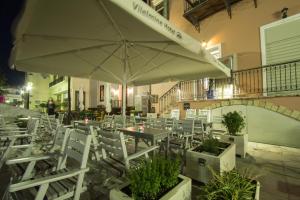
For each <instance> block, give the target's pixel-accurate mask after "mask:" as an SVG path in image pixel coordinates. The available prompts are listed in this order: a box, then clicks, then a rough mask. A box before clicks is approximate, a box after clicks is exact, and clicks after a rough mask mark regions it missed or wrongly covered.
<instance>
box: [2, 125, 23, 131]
mask: <svg viewBox="0 0 300 200" xmlns="http://www.w3.org/2000/svg"><path fill="white" fill-rule="evenodd" d="M4 130H27V129H26V128H19V127H17V126H4V127H0V131H4Z"/></svg>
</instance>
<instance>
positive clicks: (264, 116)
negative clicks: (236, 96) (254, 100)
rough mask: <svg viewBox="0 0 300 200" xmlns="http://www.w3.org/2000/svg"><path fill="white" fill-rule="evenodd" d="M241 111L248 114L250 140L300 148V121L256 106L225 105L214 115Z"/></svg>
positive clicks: (214, 111) (247, 129)
mask: <svg viewBox="0 0 300 200" xmlns="http://www.w3.org/2000/svg"><path fill="white" fill-rule="evenodd" d="M234 110H237V111H241V112H242V113H243V115H244V116H246V122H247V123H246V127H245V129H244V130H243V132H244V133H248V134H249V141H251V142H260V143H266V144H273V145H281V146H288V147H296V148H300V121H297V120H295V119H293V118H290V117H286V116H284V115H281V114H279V113H277V112H273V111H270V110H266V109H264V108H261V107H256V106H243V105H235V106H225V107H221V108H217V109H214V110H213V111H212V115H213V116H214V115H219V116H220V115H221V114H225V113H227V112H229V111H234Z"/></svg>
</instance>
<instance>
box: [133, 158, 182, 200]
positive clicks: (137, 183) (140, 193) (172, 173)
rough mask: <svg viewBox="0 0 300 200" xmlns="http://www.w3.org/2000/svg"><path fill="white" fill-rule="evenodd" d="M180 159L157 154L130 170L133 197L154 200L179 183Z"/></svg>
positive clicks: (141, 199) (140, 199)
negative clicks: (166, 157)
mask: <svg viewBox="0 0 300 200" xmlns="http://www.w3.org/2000/svg"><path fill="white" fill-rule="evenodd" d="M179 164H180V162H179V160H178V159H176V160H172V159H165V158H163V157H160V156H157V157H154V158H153V159H152V161H145V162H144V163H142V164H141V165H140V166H139V167H138V168H136V169H133V170H131V171H130V172H129V179H130V183H131V185H130V189H131V192H132V197H133V198H134V199H139V200H146V199H147V200H154V199H157V198H158V196H159V195H162V194H163V193H164V192H166V191H168V190H169V189H171V188H172V187H174V186H175V185H176V184H177V183H178V175H179Z"/></svg>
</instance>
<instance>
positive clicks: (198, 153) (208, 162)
mask: <svg viewBox="0 0 300 200" xmlns="http://www.w3.org/2000/svg"><path fill="white" fill-rule="evenodd" d="M234 167H235V144H231V143H224V142H220V141H219V140H217V139H215V138H212V137H210V138H209V139H206V140H204V141H203V143H202V144H201V145H200V146H197V147H193V148H191V149H189V150H187V153H186V175H187V176H188V177H190V178H192V179H194V180H197V181H200V182H202V183H208V182H209V181H210V180H211V179H212V178H213V175H212V173H211V172H210V170H209V168H212V169H213V170H215V171H216V172H218V173H222V172H224V171H230V170H232V169H233V168H234Z"/></svg>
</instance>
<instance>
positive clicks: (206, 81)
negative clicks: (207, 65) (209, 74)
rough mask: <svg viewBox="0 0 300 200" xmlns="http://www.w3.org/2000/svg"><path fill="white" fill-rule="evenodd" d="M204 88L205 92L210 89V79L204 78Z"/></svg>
mask: <svg viewBox="0 0 300 200" xmlns="http://www.w3.org/2000/svg"><path fill="white" fill-rule="evenodd" d="M203 87H204V89H205V90H208V89H209V78H204V79H203Z"/></svg>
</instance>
